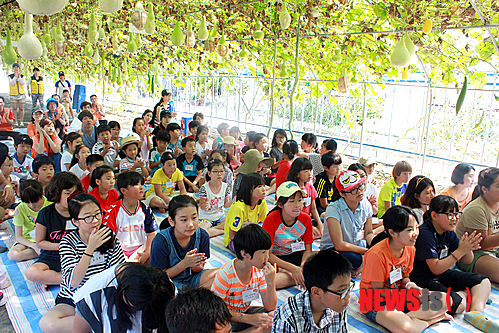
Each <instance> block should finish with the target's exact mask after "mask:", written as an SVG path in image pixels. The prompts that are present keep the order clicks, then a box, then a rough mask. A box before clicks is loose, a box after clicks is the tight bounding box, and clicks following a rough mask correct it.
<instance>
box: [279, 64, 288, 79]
mask: <svg viewBox="0 0 499 333" xmlns="http://www.w3.org/2000/svg"><path fill="white" fill-rule="evenodd" d="M288 76H289V74H288V68H287V66H286V64H282V66H281V71H280V72H279V77H280V78H283V79H285V78H287V77H288Z"/></svg>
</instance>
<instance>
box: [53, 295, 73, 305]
mask: <svg viewBox="0 0 499 333" xmlns="http://www.w3.org/2000/svg"><path fill="white" fill-rule="evenodd" d="M57 304H67V305H69V306H72V307H73V308H74V307H76V305H75V302H74V301H73V299H72V298H68V297H64V296H60V295H57V297H56V298H55V305H57Z"/></svg>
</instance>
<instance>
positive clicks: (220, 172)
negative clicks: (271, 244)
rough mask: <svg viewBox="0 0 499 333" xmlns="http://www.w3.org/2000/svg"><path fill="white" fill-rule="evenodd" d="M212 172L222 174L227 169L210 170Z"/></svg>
mask: <svg viewBox="0 0 499 333" xmlns="http://www.w3.org/2000/svg"><path fill="white" fill-rule="evenodd" d="M210 172H211V173H216V174H219V175H221V174H222V173H224V172H225V170H222V171H215V170H213V171H210Z"/></svg>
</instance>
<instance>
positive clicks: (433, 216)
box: [410, 195, 490, 319]
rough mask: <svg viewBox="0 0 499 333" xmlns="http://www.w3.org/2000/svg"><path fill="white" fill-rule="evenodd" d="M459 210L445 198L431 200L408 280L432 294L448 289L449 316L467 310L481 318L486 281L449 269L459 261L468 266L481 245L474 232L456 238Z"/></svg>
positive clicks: (486, 287) (476, 275)
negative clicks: (468, 298) (469, 298)
mask: <svg viewBox="0 0 499 333" xmlns="http://www.w3.org/2000/svg"><path fill="white" fill-rule="evenodd" d="M458 209H459V207H458V203H457V202H456V200H454V198H452V197H449V196H447V195H439V196H437V197H435V198H434V199H433V200H431V203H430V207H429V210H428V212H426V215H425V217H426V219H425V223H424V224H423V225H422V226H421V228H420V229H419V237H418V239H417V240H416V258H415V259H414V270H413V271H412V272H411V274H410V277H411V280H412V281H414V282H415V283H416V284H417V285H418V286H420V287H422V288H427V289H429V290H431V291H441V292H447V290H448V288H449V287H450V288H451V291H450V296H451V298H452V306H451V311H450V314H451V315H454V314H456V313H462V312H464V310H465V309H466V306H469V309H470V310H471V311H476V312H478V313H480V314H481V313H482V312H483V309H484V307H485V304H486V303H487V299H488V297H489V294H490V281H489V279H487V278H486V277H485V275H482V274H476V273H468V272H463V271H460V270H454V269H451V268H452V266H453V265H454V264H455V263H456V262H458V261H460V262H463V263H466V264H469V263H471V262H472V261H473V250H477V249H479V248H480V241H481V237H480V235H479V234H477V233H476V232H473V233H472V234H471V235H468V233H465V234H464V235H463V236H462V237H461V239H459V238H457V236H456V233H455V232H454V230H455V228H456V223H457V221H458V216H459V215H460V214H461V212H459V211H458ZM466 289H469V290H470V292H471V302H470V304H466V303H467V302H466V301H470V300H467V295H466ZM466 318H467V316H465V319H466Z"/></svg>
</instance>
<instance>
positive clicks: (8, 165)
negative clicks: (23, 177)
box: [0, 155, 19, 209]
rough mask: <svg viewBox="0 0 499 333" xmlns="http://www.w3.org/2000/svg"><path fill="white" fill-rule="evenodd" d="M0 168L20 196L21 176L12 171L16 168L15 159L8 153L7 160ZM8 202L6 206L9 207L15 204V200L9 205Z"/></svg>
mask: <svg viewBox="0 0 499 333" xmlns="http://www.w3.org/2000/svg"><path fill="white" fill-rule="evenodd" d="M0 170H2V174H3V176H4V177H5V179H6V180H7V181H8V182H9V183H10V185H12V188H13V189H14V192H15V193H16V195H17V196H19V177H17V176H14V175H13V174H12V171H13V170H14V161H13V160H12V157H10V156H9V155H7V157H6V158H5V161H4V162H3V164H2V166H1V167H0ZM7 203H8V202H7ZM7 203H5V205H6V206H5V208H7V209H8V208H9V207H11V205H12V204H14V201H12V202H11V203H10V204H9V205H7Z"/></svg>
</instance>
